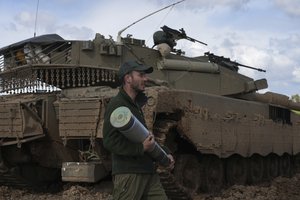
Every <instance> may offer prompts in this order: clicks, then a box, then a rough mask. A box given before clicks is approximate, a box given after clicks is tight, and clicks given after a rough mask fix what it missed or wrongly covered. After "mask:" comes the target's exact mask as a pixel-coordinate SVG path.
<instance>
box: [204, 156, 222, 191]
mask: <svg viewBox="0 0 300 200" xmlns="http://www.w3.org/2000/svg"><path fill="white" fill-rule="evenodd" d="M203 165H204V169H205V170H204V171H205V174H204V177H205V183H204V184H205V187H204V189H205V191H207V192H209V193H216V192H219V191H220V190H221V188H222V186H223V180H224V168H223V162H222V160H221V159H219V158H218V157H217V156H205V157H204V158H203Z"/></svg>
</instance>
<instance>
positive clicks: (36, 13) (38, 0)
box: [33, 0, 40, 37]
mask: <svg viewBox="0 0 300 200" xmlns="http://www.w3.org/2000/svg"><path fill="white" fill-rule="evenodd" d="M39 3H40V0H37V5H36V12H35V22H34V34H33V37H35V36H36V24H37V16H38V11H39Z"/></svg>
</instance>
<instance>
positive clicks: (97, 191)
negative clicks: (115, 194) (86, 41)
mask: <svg viewBox="0 0 300 200" xmlns="http://www.w3.org/2000/svg"><path fill="white" fill-rule="evenodd" d="M60 188H62V189H61V190H60V191H57V189H53V188H49V189H48V192H45V191H43V192H38V191H32V190H26V189H16V188H12V187H7V186H0V199H1V200H16V199H17V200H37V199H39V200H40V199H42V200H60V199H68V200H92V199H93V200H94V199H98V200H110V199H112V196H111V189H112V183H111V182H110V181H103V182H100V183H98V184H96V185H85V184H80V185H78V184H70V183H68V184H64V185H62V186H61V187H60ZM194 199H195V200H254V199H256V200H299V199H300V174H296V175H294V176H293V177H291V178H284V177H278V178H276V179H274V180H273V181H272V182H269V183H261V184H260V185H256V186H237V185H235V186H232V187H230V188H228V189H225V190H223V191H222V192H220V194H217V195H215V196H211V195H207V194H199V195H197V196H195V197H194Z"/></svg>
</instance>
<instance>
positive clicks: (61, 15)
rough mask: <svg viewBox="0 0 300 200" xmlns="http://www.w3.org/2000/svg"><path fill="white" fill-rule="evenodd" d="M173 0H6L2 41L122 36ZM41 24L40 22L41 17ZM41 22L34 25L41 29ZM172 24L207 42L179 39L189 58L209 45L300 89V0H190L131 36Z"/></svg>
mask: <svg viewBox="0 0 300 200" xmlns="http://www.w3.org/2000/svg"><path fill="white" fill-rule="evenodd" d="M175 2H176V1H171V0H127V1H124V0H107V1H105V0H86V1H83V0H51V1H49V0H39V6H38V12H37V16H38V17H37V20H36V21H35V16H36V10H37V3H38V0H13V1H9V0H0V27H1V31H0V38H1V39H0V47H3V46H6V45H9V44H10V43H13V42H17V41H20V40H24V39H27V38H30V37H33V35H34V32H35V30H36V34H37V35H42V34H49V33H57V34H59V35H60V36H62V37H63V38H65V39H72V40H73V39H83V40H91V39H93V38H94V36H95V33H101V34H102V35H104V36H105V37H109V35H111V36H112V37H113V38H114V39H116V36H117V33H118V31H119V30H121V29H123V28H124V27H126V26H128V25H129V24H131V23H132V22H134V21H136V20H138V19H140V18H142V17H144V16H145V15H147V14H149V13H151V12H154V11H156V10H158V9H160V8H163V7H165V6H167V5H169V4H172V3H175ZM35 22H36V23H35ZM35 24H36V29H35ZM163 25H167V26H169V27H171V28H174V29H180V28H184V30H185V31H186V33H187V35H188V36H190V37H193V38H195V39H198V40H200V41H203V42H205V43H208V46H207V47H206V46H203V45H200V44H196V43H191V42H188V41H181V42H179V44H178V46H177V47H176V48H181V49H182V50H183V51H185V52H186V55H187V56H197V55H202V54H203V53H204V52H206V51H210V52H212V53H214V54H217V55H222V56H225V57H230V58H231V59H232V60H235V61H237V62H239V63H242V64H245V65H250V66H253V67H258V68H263V69H266V70H267V72H266V73H263V72H256V71H254V70H247V69H244V68H241V70H240V72H241V73H243V74H246V75H248V76H251V77H252V78H254V79H259V78H266V79H267V80H268V84H269V88H268V90H269V91H273V92H277V93H283V94H286V95H288V96H291V95H293V94H300V87H299V86H300V1H299V0H186V1H184V2H182V3H180V4H177V5H176V6H174V7H172V8H169V9H166V10H163V11H162V12H159V13H157V14H156V15H154V16H151V17H149V18H147V19H145V20H143V21H141V22H139V23H137V24H136V25H134V26H133V27H130V28H129V29H127V30H126V31H125V32H124V33H123V35H122V36H126V35H127V34H132V35H133V36H134V37H136V38H139V39H145V40H146V44H147V45H148V46H152V45H153V41H152V35H153V33H154V32H155V31H157V30H160V27H161V26H163Z"/></svg>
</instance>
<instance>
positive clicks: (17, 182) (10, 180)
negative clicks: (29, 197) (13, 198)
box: [0, 168, 32, 189]
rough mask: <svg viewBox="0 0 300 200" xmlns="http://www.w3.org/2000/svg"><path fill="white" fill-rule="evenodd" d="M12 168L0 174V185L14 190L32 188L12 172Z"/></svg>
mask: <svg viewBox="0 0 300 200" xmlns="http://www.w3.org/2000/svg"><path fill="white" fill-rule="evenodd" d="M13 170H14V169H13V168H11V169H8V170H6V171H5V172H0V185H1V186H10V187H16V188H23V189H24V188H31V187H32V186H31V185H30V184H28V182H26V181H25V180H23V179H22V178H20V177H19V176H17V175H16V174H15V173H14V172H13Z"/></svg>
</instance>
